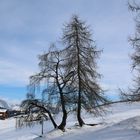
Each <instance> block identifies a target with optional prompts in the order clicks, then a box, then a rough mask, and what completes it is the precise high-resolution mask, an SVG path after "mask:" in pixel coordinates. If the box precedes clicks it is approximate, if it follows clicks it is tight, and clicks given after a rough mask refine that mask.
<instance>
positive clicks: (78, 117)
mask: <svg viewBox="0 0 140 140" xmlns="http://www.w3.org/2000/svg"><path fill="white" fill-rule="evenodd" d="M77 119H78V123H79V126H80V127H82V126H83V125H84V124H85V123H84V121H83V119H82V118H81V91H79V95H78V108H77Z"/></svg>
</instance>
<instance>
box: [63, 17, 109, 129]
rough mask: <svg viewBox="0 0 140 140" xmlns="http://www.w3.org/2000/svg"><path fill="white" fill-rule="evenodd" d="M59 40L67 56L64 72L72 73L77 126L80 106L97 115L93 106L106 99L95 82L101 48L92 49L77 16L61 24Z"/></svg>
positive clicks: (93, 44) (90, 40) (86, 27)
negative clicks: (60, 39) (61, 31)
mask: <svg viewBox="0 0 140 140" xmlns="http://www.w3.org/2000/svg"><path fill="white" fill-rule="evenodd" d="M62 41H63V43H64V45H65V54H66V58H67V59H66V61H65V64H66V69H65V71H73V72H74V81H73V83H72V86H73V87H74V88H75V89H76V91H77V92H76V93H75V94H76V95H77V99H76V100H77V119H78V123H79V125H80V126H83V125H84V124H85V122H84V121H83V119H82V117H81V110H82V108H84V109H86V110H87V111H91V112H94V114H96V115H97V113H99V112H100V111H99V110H98V108H95V107H96V106H98V105H99V104H101V103H106V102H107V99H106V98H105V97H104V96H103V90H102V88H101V87H100V85H99V84H98V79H99V78H100V77H101V75H100V74H99V73H98V72H97V62H96V60H97V58H98V57H99V54H100V53H101V51H98V50H97V49H96V46H95V42H94V41H93V40H92V38H91V32H90V29H89V27H88V26H86V25H85V22H82V21H81V20H80V19H79V17H78V16H77V15H74V16H73V17H72V19H71V21H70V22H69V23H68V24H66V25H65V26H64V29H63V37H62Z"/></svg>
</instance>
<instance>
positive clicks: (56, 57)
mask: <svg viewBox="0 0 140 140" xmlns="http://www.w3.org/2000/svg"><path fill="white" fill-rule="evenodd" d="M39 59H40V63H39V66H40V72H39V73H37V74H35V75H33V76H31V77H30V88H29V89H32V87H37V86H38V85H39V84H40V82H41V81H42V80H44V79H45V80H47V88H46V89H44V90H43V94H47V99H48V103H47V104H53V106H55V107H56V108H57V107H61V109H62V112H63V116H62V121H61V123H60V125H59V126H58V128H59V129H61V130H64V128H65V126H66V119H67V111H66V99H67V98H66V96H68V95H67V94H68V90H66V89H67V85H68V83H69V84H70V83H72V75H73V72H70V73H69V72H67V73H66V72H65V71H64V61H65V59H64V58H63V51H58V50H57V49H56V47H55V46H54V45H52V46H51V48H50V51H49V52H48V53H46V54H43V55H40V56H39ZM33 91H35V90H33ZM54 97H55V98H54Z"/></svg>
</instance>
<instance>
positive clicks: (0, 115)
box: [0, 109, 8, 119]
mask: <svg viewBox="0 0 140 140" xmlns="http://www.w3.org/2000/svg"><path fill="white" fill-rule="evenodd" d="M7 117H8V110H7V109H0V119H6V118H7Z"/></svg>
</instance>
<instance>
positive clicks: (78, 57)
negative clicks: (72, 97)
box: [75, 27, 85, 127]
mask: <svg viewBox="0 0 140 140" xmlns="http://www.w3.org/2000/svg"><path fill="white" fill-rule="evenodd" d="M75 29H76V47H77V61H78V63H77V75H78V82H79V83H78V85H79V92H78V108H77V119H78V122H79V126H81V127H82V126H83V124H85V123H84V121H83V119H82V118H81V87H82V86H81V76H80V67H81V66H80V48H79V47H80V46H79V36H78V31H77V27H75Z"/></svg>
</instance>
